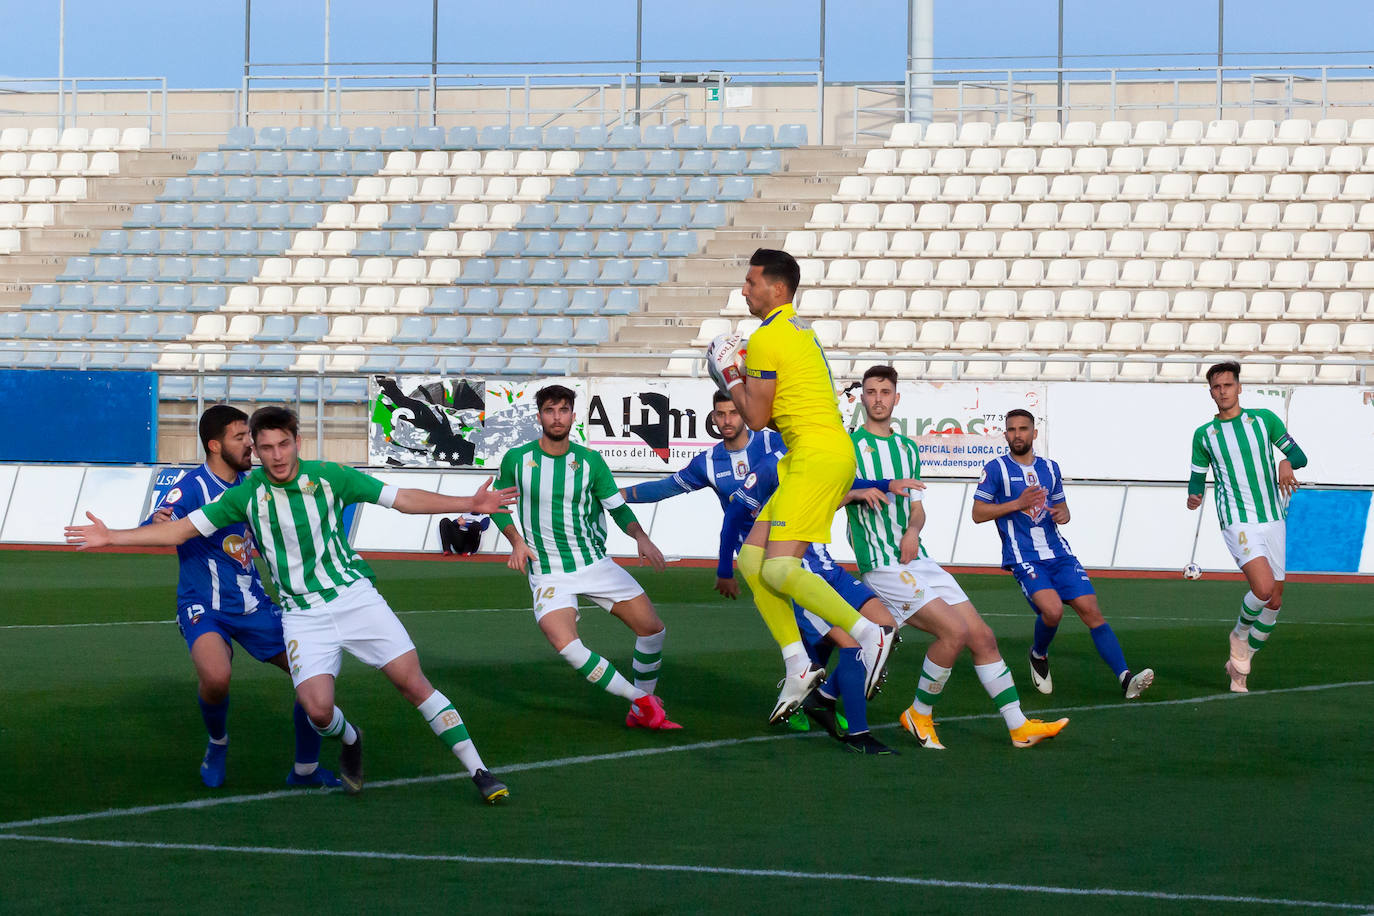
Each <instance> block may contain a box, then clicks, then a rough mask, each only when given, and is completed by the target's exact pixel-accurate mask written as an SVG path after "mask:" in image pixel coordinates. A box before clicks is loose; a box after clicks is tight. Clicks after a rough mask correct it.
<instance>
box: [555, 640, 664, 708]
mask: <svg viewBox="0 0 1374 916" xmlns="http://www.w3.org/2000/svg"><path fill="white" fill-rule="evenodd" d="M660 635H662V634H660ZM558 654H559V655H561V656H563V660H564V661H565V662H567V663H568V664H569V665H572V666H573V667H574V668H576V669H577V673H578V674H580V675H582V676H583V677H585V678H586V679H587V680H588V681H589V682H591V683H593V684H595V685H596V686H598V687H600V688H601V689H602V690H604V691H606V692H607V693H613V694H615V695H616V696H618V697H624V698H625V699H627V700H629V701H630V702H631V703H633V702H634V701H635V700H638V699H639V698H640V697H643V696H648V693H647V692H646V691H643V690H641V689H639V688H638V687H636V686H635V685H633V684H631V683H630V682H629V681H627V680H625V678H623V677H621V676H620V672H619V671H616V670H615V665H612V664H611V663H610V661H609V660H607V659H604V658H602V657H601V656H600V655H597V654H596V653H595V652H593V651H592V650H591V649H588V648H587V647H586V646H584V645H582V640H580V639H574V640H573V641H572V642H570V643H568V644H567V645H566V646H564V647H563V648H562V649H560V650H558Z"/></svg>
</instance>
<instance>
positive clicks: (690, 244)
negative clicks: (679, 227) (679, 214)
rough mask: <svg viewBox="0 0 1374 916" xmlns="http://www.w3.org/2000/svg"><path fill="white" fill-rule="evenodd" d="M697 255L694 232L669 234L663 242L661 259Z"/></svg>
mask: <svg viewBox="0 0 1374 916" xmlns="http://www.w3.org/2000/svg"><path fill="white" fill-rule="evenodd" d="M696 253H697V234H696V233H695V232H670V233H668V235H667V237H666V238H665V239H664V242H663V257H665V258H685V257H689V256H691V255H694V254H696Z"/></svg>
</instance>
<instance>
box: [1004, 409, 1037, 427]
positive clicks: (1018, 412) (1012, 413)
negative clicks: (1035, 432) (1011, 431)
mask: <svg viewBox="0 0 1374 916" xmlns="http://www.w3.org/2000/svg"><path fill="white" fill-rule="evenodd" d="M1012 417H1025V418H1026V419H1027V420H1030V421H1031V426H1034V425H1035V414H1033V413H1031V412H1030V411H1029V410H1022V409H1021V408H1020V407H1017V408H1015V409H1014V410H1008V411H1007V418H1006V419H1005V420H1003V421H1002V422H1003V423H1010V422H1011V418H1012Z"/></svg>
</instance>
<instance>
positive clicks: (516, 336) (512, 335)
mask: <svg viewBox="0 0 1374 916" xmlns="http://www.w3.org/2000/svg"><path fill="white" fill-rule="evenodd" d="M525 292H528V290H525ZM537 333H539V319H538V318H530V317H529V316H528V315H523V316H521V317H519V318H512V319H510V320H509V321H507V322H506V326H505V328H503V329H502V331H501V335H500V336H499V337H497V338H496V342H497V343H499V344H502V345H504V346H508V347H514V346H522V345H525V344H528V343H529V342H530V340H531V339H532V338H533V337H534V335H535V334H537Z"/></svg>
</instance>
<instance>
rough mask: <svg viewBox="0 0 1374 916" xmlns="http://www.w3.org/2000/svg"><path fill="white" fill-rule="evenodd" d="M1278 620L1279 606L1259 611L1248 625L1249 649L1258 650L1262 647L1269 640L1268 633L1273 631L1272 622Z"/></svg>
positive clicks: (1274, 622)
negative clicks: (1257, 615) (1253, 620)
mask: <svg viewBox="0 0 1374 916" xmlns="http://www.w3.org/2000/svg"><path fill="white" fill-rule="evenodd" d="M1278 621H1279V608H1276V607H1275V608H1269V607H1267V608H1265V609H1264V610H1262V611H1260V613H1259V617H1257V618H1255V622H1254V623H1252V624H1251V625H1250V635H1249V639H1250V651H1251V652H1258V651H1259V650H1260V649H1263V648H1264V644H1265V643H1266V642H1267V641H1268V640H1269V634H1270V633H1272V632H1274V624H1276V623H1278Z"/></svg>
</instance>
